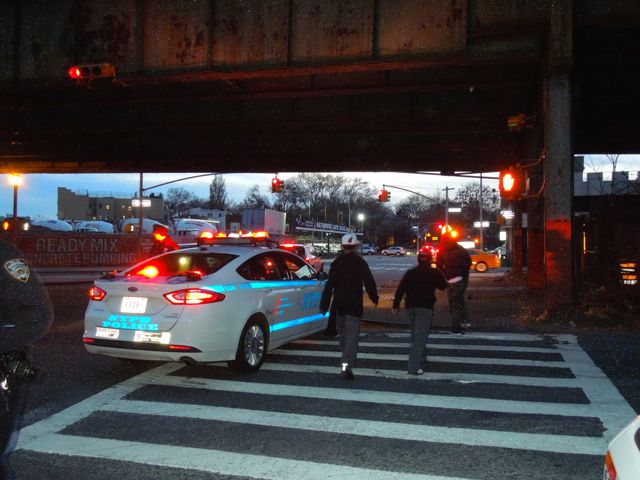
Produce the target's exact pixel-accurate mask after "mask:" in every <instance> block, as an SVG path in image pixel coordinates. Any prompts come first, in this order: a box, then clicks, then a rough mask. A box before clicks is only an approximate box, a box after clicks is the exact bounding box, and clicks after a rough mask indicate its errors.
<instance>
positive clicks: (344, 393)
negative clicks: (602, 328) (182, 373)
mask: <svg viewBox="0 0 640 480" xmlns="http://www.w3.org/2000/svg"><path fill="white" fill-rule="evenodd" d="M355 372H356V375H357V372H358V370H357V369H356V370H355ZM154 384H155V385H165V386H169V387H185V388H202V389H205V390H223V391H227V392H240V393H255V394H266V395H280V396H286V397H291V396H293V397H303V398H315V399H317V398H323V399H326V400H347V401H354V402H368V403H381V404H391V405H415V406H417V407H437V408H450V409H460V410H479V411H486V412H503V413H531V414H542V415H564V416H567V417H597V416H598V409H597V408H594V407H593V405H585V404H578V403H545V402H528V401H524V400H496V399H487V398H483V397H454V396H445V395H427V394H419V393H400V392H385V391H379V390H358V389H355V388H354V389H349V388H329V387H309V386H300V385H287V384H279V383H254V382H240V381H232V380H215V379H209V378H186V377H176V376H169V377H162V378H158V379H157V380H156V381H155V382H154Z"/></svg>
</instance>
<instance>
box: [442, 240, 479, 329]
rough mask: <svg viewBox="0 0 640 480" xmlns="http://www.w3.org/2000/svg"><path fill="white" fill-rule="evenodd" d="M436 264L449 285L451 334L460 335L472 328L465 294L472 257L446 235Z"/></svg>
mask: <svg viewBox="0 0 640 480" xmlns="http://www.w3.org/2000/svg"><path fill="white" fill-rule="evenodd" d="M436 264H437V266H438V268H439V269H440V271H442V273H444V276H445V278H446V279H447V283H448V284H449V286H448V288H447V294H448V296H449V312H450V313H451V333H456V334H460V333H462V327H464V328H467V327H469V326H470V324H469V318H468V316H467V305H466V303H465V300H464V292H465V290H466V289H467V285H469V268H470V267H471V257H470V256H469V253H467V250H466V249H465V248H464V247H463V246H462V245H459V244H458V243H457V242H456V241H455V239H454V238H451V236H450V235H449V234H444V235H443V236H442V240H441V241H440V249H439V251H438V257H437V261H436Z"/></svg>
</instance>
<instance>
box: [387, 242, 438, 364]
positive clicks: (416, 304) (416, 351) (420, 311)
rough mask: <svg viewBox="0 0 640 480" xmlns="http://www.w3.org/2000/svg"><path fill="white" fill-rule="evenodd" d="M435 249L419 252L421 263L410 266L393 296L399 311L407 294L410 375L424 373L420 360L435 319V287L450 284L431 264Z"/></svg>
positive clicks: (396, 309) (394, 308) (394, 309)
mask: <svg viewBox="0 0 640 480" xmlns="http://www.w3.org/2000/svg"><path fill="white" fill-rule="evenodd" d="M432 261H433V258H432V257H431V253H429V252H426V251H421V252H420V253H418V265H417V266H415V267H414V268H412V269H410V270H407V271H406V273H405V274H404V275H403V277H402V280H400V284H399V285H398V288H397V290H396V294H395V297H394V299H393V307H392V308H393V311H394V312H395V314H396V315H397V314H398V308H399V307H400V302H401V301H402V297H405V295H406V298H405V307H406V312H407V318H408V319H409V323H410V325H411V346H410V348H409V364H408V368H407V371H408V373H409V375H422V374H423V373H424V371H423V370H422V368H420V363H421V362H422V360H423V359H424V358H426V352H425V349H426V345H427V338H428V337H429V329H430V328H431V320H433V304H434V303H435V302H436V296H435V290H436V288H437V289H438V290H444V289H445V288H447V282H446V280H445V279H444V276H443V275H442V273H441V272H439V271H438V270H436V269H435V268H432V267H431V262H432Z"/></svg>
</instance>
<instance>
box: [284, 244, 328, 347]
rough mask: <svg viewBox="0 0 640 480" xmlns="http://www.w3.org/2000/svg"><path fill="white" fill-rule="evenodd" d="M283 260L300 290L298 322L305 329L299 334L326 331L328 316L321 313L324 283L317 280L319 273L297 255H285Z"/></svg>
mask: <svg viewBox="0 0 640 480" xmlns="http://www.w3.org/2000/svg"><path fill="white" fill-rule="evenodd" d="M282 259H283V262H284V264H285V267H286V268H287V270H288V271H289V275H290V277H291V279H292V280H291V281H292V282H293V283H295V285H296V288H297V289H298V295H299V296H298V298H299V303H298V320H297V321H298V322H299V325H300V326H302V327H303V328H302V329H301V330H300V331H299V332H300V333H304V334H305V335H308V334H310V333H311V332H314V331H319V330H324V329H326V326H327V316H326V315H322V314H321V313H320V312H319V308H320V297H321V296H322V290H323V289H324V282H323V281H320V280H318V279H317V278H316V277H317V272H316V271H315V269H314V268H313V267H312V266H311V265H309V264H307V263H305V262H304V261H302V259H300V258H298V257H296V256H295V255H290V254H288V253H283V254H282Z"/></svg>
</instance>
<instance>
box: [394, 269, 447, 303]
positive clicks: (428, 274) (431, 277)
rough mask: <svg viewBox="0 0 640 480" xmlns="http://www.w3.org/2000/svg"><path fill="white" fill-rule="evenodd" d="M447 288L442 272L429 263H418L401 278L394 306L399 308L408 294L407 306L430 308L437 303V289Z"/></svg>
mask: <svg viewBox="0 0 640 480" xmlns="http://www.w3.org/2000/svg"><path fill="white" fill-rule="evenodd" d="M436 288H437V289H438V290H444V289H445V288H447V281H446V280H445V278H444V277H443V276H442V273H441V272H440V271H438V270H436V269H435V268H431V267H430V266H428V265H417V266H415V267H414V268H412V269H410V270H407V271H406V272H405V274H404V275H403V277H402V280H400V285H398V289H397V290H396V295H395V297H394V299H393V308H398V307H399V306H400V302H401V301H402V297H404V296H405V295H406V299H405V302H404V306H405V308H430V309H433V304H434V303H436V295H435V289H436Z"/></svg>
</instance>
